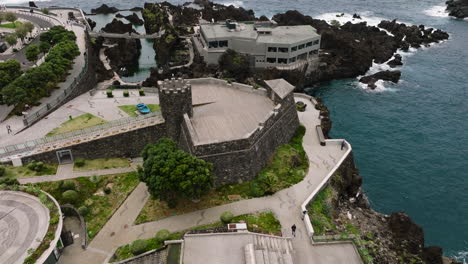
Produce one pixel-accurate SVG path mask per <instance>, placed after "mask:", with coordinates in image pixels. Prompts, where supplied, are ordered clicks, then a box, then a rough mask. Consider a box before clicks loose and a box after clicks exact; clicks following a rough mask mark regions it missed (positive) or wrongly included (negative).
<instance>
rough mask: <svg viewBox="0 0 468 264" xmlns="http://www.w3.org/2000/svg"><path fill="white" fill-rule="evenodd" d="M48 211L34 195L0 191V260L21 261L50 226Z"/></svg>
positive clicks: (13, 263)
mask: <svg viewBox="0 0 468 264" xmlns="http://www.w3.org/2000/svg"><path fill="white" fill-rule="evenodd" d="M49 219H50V217H49V210H48V209H47V208H46V207H45V206H44V205H43V204H42V203H41V202H40V201H39V198H37V197H36V196H32V195H29V194H27V193H23V192H12V191H0V263H2V264H16V263H23V261H24V259H25V258H26V257H27V256H28V250H29V249H36V248H37V247H38V246H39V245H40V243H41V241H42V239H43V238H44V236H45V234H46V233H47V229H48V228H49Z"/></svg>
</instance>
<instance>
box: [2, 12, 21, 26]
mask: <svg viewBox="0 0 468 264" xmlns="http://www.w3.org/2000/svg"><path fill="white" fill-rule="evenodd" d="M5 20H6V21H8V22H11V23H13V26H15V27H16V24H15V21H16V20H18V17H17V16H16V15H15V14H14V13H12V12H6V13H5Z"/></svg>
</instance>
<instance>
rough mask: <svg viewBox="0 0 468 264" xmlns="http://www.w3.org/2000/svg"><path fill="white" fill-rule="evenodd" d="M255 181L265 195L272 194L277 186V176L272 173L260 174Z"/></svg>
mask: <svg viewBox="0 0 468 264" xmlns="http://www.w3.org/2000/svg"><path fill="white" fill-rule="evenodd" d="M256 181H257V183H258V184H259V187H260V188H261V189H262V190H263V191H264V192H265V193H266V194H272V193H274V192H275V187H276V185H277V184H278V176H276V174H274V173H273V172H266V173H260V175H259V176H258V178H257V179H256Z"/></svg>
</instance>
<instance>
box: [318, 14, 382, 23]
mask: <svg viewBox="0 0 468 264" xmlns="http://www.w3.org/2000/svg"><path fill="white" fill-rule="evenodd" d="M341 14H343V15H341ZM358 15H359V16H361V19H358V18H353V15H352V14H348V13H325V14H321V15H319V16H318V17H316V18H317V19H321V20H325V21H327V22H328V23H330V21H332V20H336V21H338V22H340V24H345V23H346V22H351V23H353V24H357V23H361V22H364V21H365V22H367V24H368V25H369V26H377V25H378V24H379V23H380V21H382V20H386V19H385V18H381V17H377V16H373V14H372V12H369V11H364V12H361V13H359V14H358Z"/></svg>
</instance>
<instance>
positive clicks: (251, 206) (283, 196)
mask: <svg viewBox="0 0 468 264" xmlns="http://www.w3.org/2000/svg"><path fill="white" fill-rule="evenodd" d="M297 99H298V98H297ZM299 100H301V101H306V100H304V99H302V98H299ZM306 103H307V104H308V107H307V110H306V112H303V113H299V118H300V121H301V123H302V124H303V125H305V126H306V128H307V131H306V135H305V136H304V143H303V145H304V149H305V151H306V153H307V155H308V157H309V162H310V169H309V172H308V174H307V175H306V176H305V178H304V180H303V181H302V182H300V183H298V184H296V185H294V186H292V187H290V188H288V189H285V190H282V191H280V192H277V193H275V194H274V195H272V196H268V197H262V198H256V199H250V200H242V201H239V202H235V203H230V204H226V205H222V206H217V207H213V208H209V209H205V210H200V211H196V212H192V213H188V214H184V215H178V216H172V217H168V218H164V219H161V220H158V221H154V222H148V223H144V224H140V225H133V223H134V221H135V219H136V218H137V216H138V214H139V213H140V211H141V209H142V208H143V206H144V205H145V203H146V201H147V200H148V199H149V193H148V192H147V188H146V186H145V185H144V184H143V183H140V184H139V185H138V186H137V187H136V188H135V190H134V191H133V192H132V194H131V195H130V196H129V197H128V198H127V200H125V202H124V203H123V204H122V206H121V207H120V208H119V209H118V210H117V212H116V213H114V216H113V217H112V218H111V219H110V220H109V221H108V222H107V223H106V224H105V225H104V227H103V229H101V231H100V232H99V233H98V234H97V236H96V237H95V238H94V239H93V240H92V241H91V243H90V244H89V247H88V250H86V251H83V252H81V253H80V254H77V255H73V256H67V257H62V259H61V263H67V264H74V263H90V264H92V263H106V261H108V259H110V257H111V256H112V253H113V252H114V251H115V249H116V248H117V247H119V246H122V245H125V244H128V243H131V242H132V241H134V240H136V239H147V238H151V237H153V236H154V235H155V234H156V232H157V231H159V230H161V229H168V230H169V231H171V232H173V231H181V230H185V229H188V228H191V227H195V226H199V225H205V224H210V223H214V222H217V221H219V216H220V215H221V213H222V212H224V211H231V212H233V214H235V215H240V214H248V213H253V212H257V211H263V210H271V211H273V212H274V213H275V214H276V215H277V217H278V219H279V220H280V222H281V224H282V232H283V235H284V236H290V235H291V231H290V227H291V226H292V225H293V224H296V225H297V231H296V237H294V238H293V246H294V250H295V253H294V263H297V264H306V263H307V264H310V263H323V264H342V263H343V264H344V263H346V264H347V263H351V264H354V263H356V264H361V263H362V261H361V260H360V257H359V255H358V254H357V252H356V250H355V248H354V246H352V245H351V244H349V243H333V244H326V245H322V244H312V243H311V240H310V238H309V237H308V235H307V232H306V228H305V225H304V224H303V222H302V220H301V210H300V205H301V203H302V202H303V201H304V200H305V199H306V198H307V196H308V195H309V194H310V193H312V191H314V190H315V189H317V188H319V187H320V183H321V181H322V180H323V179H324V178H325V177H326V176H327V174H328V173H329V171H330V170H331V169H332V168H333V166H334V165H335V164H336V162H337V161H338V160H340V158H341V157H342V156H343V155H344V154H345V153H346V149H344V150H341V149H340V144H327V146H325V147H322V146H320V144H319V142H318V138H317V134H316V130H315V126H316V125H318V124H319V123H320V120H319V119H318V118H317V117H318V111H317V110H315V109H314V108H313V105H312V104H311V103H310V102H306Z"/></svg>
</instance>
